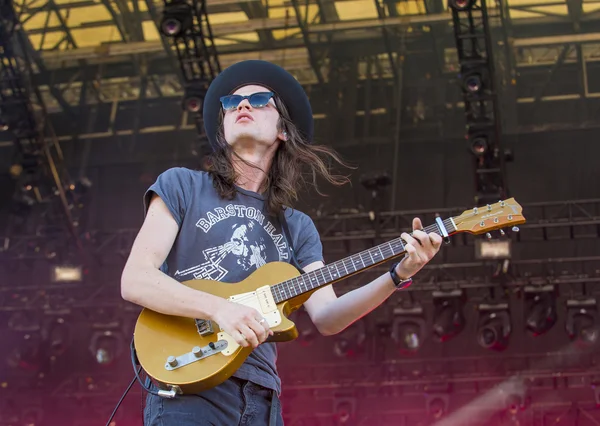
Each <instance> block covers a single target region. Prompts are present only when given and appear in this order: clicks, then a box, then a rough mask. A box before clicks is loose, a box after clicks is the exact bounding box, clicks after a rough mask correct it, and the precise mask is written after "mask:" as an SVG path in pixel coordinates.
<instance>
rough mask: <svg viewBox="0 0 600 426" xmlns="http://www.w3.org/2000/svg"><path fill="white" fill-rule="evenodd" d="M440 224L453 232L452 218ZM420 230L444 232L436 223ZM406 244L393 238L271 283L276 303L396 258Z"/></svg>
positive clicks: (403, 250)
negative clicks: (288, 278) (294, 276)
mask: <svg viewBox="0 0 600 426" xmlns="http://www.w3.org/2000/svg"><path fill="white" fill-rule="evenodd" d="M443 224H444V227H445V228H446V231H447V233H448V234H452V233H454V232H456V227H455V225H454V223H453V221H452V219H451V218H449V219H446V220H444V221H443ZM423 231H425V232H427V233H431V232H435V233H436V234H438V235H443V233H442V231H441V230H440V228H439V227H438V225H437V223H436V224H433V225H430V226H427V227H425V228H424V229H423ZM411 235H412V234H411ZM405 246H406V241H404V240H403V239H402V238H396V239H393V240H391V241H388V242H387V243H383V244H380V245H378V246H375V247H373V248H370V249H368V250H365V251H362V252H360V253H357V254H353V255H352V256H348V257H346V258H344V259H341V260H338V261H336V262H333V263H330V264H329V265H325V266H324V267H322V268H319V269H317V270H315V271H311V272H307V273H305V274H302V275H300V276H298V277H296V278H292V279H291V280H287V281H283V282H281V283H279V284H275V285H273V286H271V290H272V292H273V296H274V298H275V302H276V303H281V302H284V301H286V300H289V299H292V298H294V297H296V296H299V295H301V294H303V293H306V292H309V291H312V290H315V289H317V288H319V287H323V286H325V285H329V284H333V283H334V282H337V281H340V280H342V279H344V278H347V277H349V276H351V275H354V274H357V273H359V272H361V271H363V270H365V269H368V268H371V267H373V266H376V265H378V264H380V263H383V262H386V261H388V260H390V259H393V258H395V257H398V256H400V255H402V254H404V253H405V252H406V249H405Z"/></svg>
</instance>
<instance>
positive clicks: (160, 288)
mask: <svg viewBox="0 0 600 426" xmlns="http://www.w3.org/2000/svg"><path fill="white" fill-rule="evenodd" d="M178 231H179V226H178V225H177V222H176V221H175V219H174V218H173V216H172V215H171V212H170V211H169V209H168V207H167V206H166V204H165V203H164V202H163V200H162V199H161V198H160V197H159V196H158V195H156V194H154V195H153V197H152V200H151V201H150V206H149V208H148V213H147V215H146V218H145V220H144V224H143V225H142V227H141V229H140V232H139V233H138V235H137V237H136V239H135V241H134V243H133V247H132V248H131V253H130V255H129V258H128V259H127V263H126V264H125V268H124V269H123V273H122V276H121V295H122V297H123V299H125V300H127V301H129V302H132V303H135V304H138V305H141V306H143V307H146V308H149V309H151V310H153V311H156V312H160V313H163V314H166V315H177V316H183V317H189V318H203V319H210V320H214V321H216V322H217V323H218V324H219V325H220V326H221V327H222V328H223V329H224V330H225V331H226V332H227V333H228V334H229V335H230V336H232V337H233V338H234V339H235V340H236V341H237V343H238V344H240V345H242V346H248V345H249V344H251V345H252V346H254V347H256V346H258V345H259V343H262V342H264V341H265V340H266V338H267V337H268V335H269V334H271V333H272V332H271V331H270V330H269V328H268V324H267V323H266V322H265V323H264V325H263V324H261V323H260V322H259V321H260V320H261V315H260V314H259V313H258V311H256V310H255V309H253V308H250V307H247V306H243V305H239V304H237V303H232V302H229V301H227V300H225V299H223V298H221V297H218V296H214V295H212V294H209V293H206V292H202V291H199V290H195V289H193V288H190V287H187V286H185V285H183V284H181V283H179V282H178V281H177V280H174V279H173V278H171V277H169V276H168V275H166V274H165V273H163V272H162V271H161V270H160V269H159V268H160V266H161V265H162V263H163V262H164V261H165V259H166V258H167V255H168V254H169V252H170V250H171V248H172V246H173V243H174V241H175V238H176V237H177V232H178Z"/></svg>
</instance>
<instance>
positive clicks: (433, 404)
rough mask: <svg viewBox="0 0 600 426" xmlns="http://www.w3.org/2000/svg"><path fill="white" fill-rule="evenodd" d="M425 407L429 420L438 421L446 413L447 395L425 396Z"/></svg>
mask: <svg viewBox="0 0 600 426" xmlns="http://www.w3.org/2000/svg"><path fill="white" fill-rule="evenodd" d="M426 405H427V413H428V414H429V416H430V417H431V419H432V420H439V419H441V418H442V417H443V416H444V415H445V414H446V413H447V412H448V395H427V399H426Z"/></svg>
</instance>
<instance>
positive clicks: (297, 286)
mask: <svg viewBox="0 0 600 426" xmlns="http://www.w3.org/2000/svg"><path fill="white" fill-rule="evenodd" d="M443 224H444V227H445V228H446V229H454V224H453V223H452V219H451V218H448V219H446V220H444V221H443ZM422 231H423V232H426V233H431V232H435V233H436V234H438V235H440V232H439V231H440V230H439V227H438V226H437V224H434V225H429V226H426V227H425V228H423V229H422ZM409 235H410V236H412V235H413V233H410V234H409ZM398 242H401V244H402V249H403V250H402V252H405V251H406V250H405V249H404V247H405V243H406V241H404V240H403V239H402V238H401V237H398V238H395V239H393V240H390V241H388V242H386V243H383V244H380V245H378V246H375V247H372V248H371V249H367V250H363V251H361V252H359V253H355V254H353V255H351V256H348V257H346V258H344V259H340V260H337V261H335V262H332V263H331V264H329V265H324V266H323V267H321V268H319V269H316V270H314V271H311V272H308V273H306V274H303V275H300V276H298V277H294V278H292V279H289V280H286V281H283V282H281V283H277V284H272V285H271V286H270V287H271V290H272V291H273V290H275V291H277V292H278V294H279V296H281V295H283V296H284V297H285V296H286V293H289V294H290V295H291V294H292V291H295V290H300V293H298V294H302V293H303V292H305V291H308V288H307V287H308V285H307V284H306V283H305V282H304V278H302V277H304V276H310V275H311V274H312V275H314V276H315V277H316V274H317V273H318V272H319V271H321V274H322V275H323V278H324V279H326V278H325V275H324V274H323V271H322V269H324V268H327V267H331V266H335V264H336V263H342V265H344V267H345V263H346V262H347V261H348V260H349V261H350V264H352V259H353V258H355V257H359V258H360V259H361V262H362V255H363V254H365V253H369V254H370V252H371V251H372V250H374V249H378V250H379V251H380V252H381V253H382V255H383V256H384V260H385V259H388V258H390V257H393V256H395V255H398V256H399V255H401V254H402V252H399V253H395V252H394V250H393V249H392V247H391V245H392V244H393V243H398ZM388 246H389V247H388ZM363 264H364V262H363ZM366 268H367V267H365V268H364V269H366ZM336 269H337V266H336ZM345 269H346V270H347V268H345ZM355 272H356V270H355ZM330 275H331V273H330ZM346 275H350V274H349V273H348V274H346ZM294 280H298V281H300V280H302V283H300V282H298V283H294V282H293V281H294ZM313 280H314V278H313ZM309 282H310V280H309ZM326 282H327V281H326ZM286 284H287V285H288V286H289V287H291V288H288V289H287V291H286V290H284V291H280V290H278V289H277V288H279V286H282V285H286ZM302 284H304V287H305V288H306V290H302ZM324 284H325V283H322V284H321V285H318V286H317V287H311V289H313V288H318V287H321V286H322V285H324ZM298 294H295V295H298ZM291 297H294V296H291ZM291 297H290V298H291ZM254 298H255V296H254V295H247V296H243V297H241V298H240V299H238V300H237V301H236V303H237V302H245V301H248V300H252V299H254ZM275 298H277V297H275ZM284 300H286V299H284Z"/></svg>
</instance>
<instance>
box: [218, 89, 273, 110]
mask: <svg viewBox="0 0 600 426" xmlns="http://www.w3.org/2000/svg"><path fill="white" fill-rule="evenodd" d="M273 95H274V93H273V92H258V93H253V94H251V95H248V96H242V95H227V96H221V98H220V101H221V105H222V106H223V110H225V111H231V110H233V109H236V108H237V107H238V105H239V104H240V102H242V101H243V100H244V99H248V102H250V105H252V108H263V107H265V106H267V104H268V103H269V99H271V98H272V97H273Z"/></svg>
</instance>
